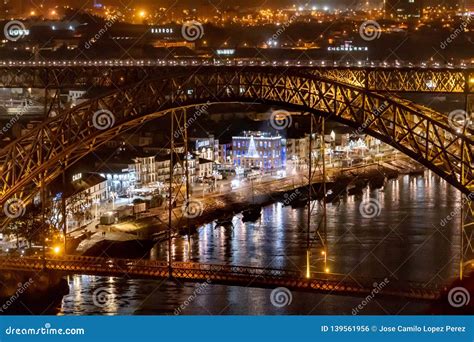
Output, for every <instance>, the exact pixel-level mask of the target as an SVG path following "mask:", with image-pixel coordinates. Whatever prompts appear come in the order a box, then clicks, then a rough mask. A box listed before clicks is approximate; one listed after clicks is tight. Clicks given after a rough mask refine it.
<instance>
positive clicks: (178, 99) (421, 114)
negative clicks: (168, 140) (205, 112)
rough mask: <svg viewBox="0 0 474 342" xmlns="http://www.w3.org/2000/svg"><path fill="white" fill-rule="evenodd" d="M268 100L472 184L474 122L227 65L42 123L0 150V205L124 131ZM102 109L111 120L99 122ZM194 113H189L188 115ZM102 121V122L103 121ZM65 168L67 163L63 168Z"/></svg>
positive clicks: (315, 80)
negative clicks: (460, 125)
mask: <svg viewBox="0 0 474 342" xmlns="http://www.w3.org/2000/svg"><path fill="white" fill-rule="evenodd" d="M223 102H238V103H264V104H271V105H277V106H281V107H283V108H287V109H290V110H296V111H300V112H303V113H311V114H313V115H318V116H324V117H326V118H328V119H330V120H334V121H338V122H340V123H343V124H346V125H349V126H352V127H354V128H355V129H360V131H361V132H365V133H367V134H369V135H371V136H374V137H375V138H378V139H380V140H382V141H384V142H386V143H387V144H390V145H392V146H393V147H395V148H397V149H398V150H400V151H401V152H402V153H405V154H407V155H408V156H410V157H412V158H413V159H415V160H417V161H418V162H420V163H422V164H423V165H425V166H426V167H428V168H429V169H431V170H433V171H434V172H435V173H436V174H438V175H439V176H441V177H442V178H444V179H445V180H447V181H448V182H449V183H451V184H452V185H453V186H455V187H456V188H457V189H459V190H460V191H462V192H463V193H465V194H470V192H471V191H472V190H474V181H473V178H472V161H473V158H472V157H473V139H472V133H473V132H472V128H471V127H468V126H466V127H464V129H463V130H462V131H459V130H458V129H456V128H455V127H453V126H452V124H451V123H450V120H449V118H448V117H447V116H446V115H442V114H440V113H437V112H435V111H433V110H430V109H428V108H425V107H419V106H416V105H414V104H413V103H411V102H408V101H406V100H403V99H400V98H397V97H393V96H388V95H382V94H380V93H377V92H373V91H369V90H367V89H365V88H364V87H356V86H352V85H348V84H344V83H340V82H338V81H335V80H333V79H329V78H326V77H322V76H318V75H310V74H308V73H306V72H298V71H297V70H294V69H292V70H291V72H286V73H281V72H278V69H275V68H273V69H268V68H262V69H259V68H250V69H239V68H223V69H220V71H219V72H216V73H209V70H207V69H205V68H204V69H202V70H196V71H195V72H194V73H192V74H189V72H180V73H172V74H169V75H164V76H160V77H157V78H153V79H152V78H149V79H145V80H143V81H141V82H138V83H136V84H134V85H131V86H128V87H123V88H120V89H115V90H112V91H109V92H107V93H106V94H105V95H102V96H100V97H97V98H95V99H92V100H90V101H88V102H86V103H84V104H82V105H80V106H78V107H76V108H74V109H72V110H70V111H66V112H63V113H61V114H60V115H58V116H56V117H52V118H49V119H47V120H46V121H45V122H43V123H42V124H41V125H40V126H38V127H36V128H35V129H33V130H32V131H30V132H29V133H28V134H27V135H25V136H23V137H21V138H20V139H18V140H16V141H13V142H12V143H10V144H9V145H8V146H6V147H4V148H3V149H1V150H0V165H1V166H0V194H1V199H0V204H1V205H4V203H5V202H6V201H7V200H9V199H10V198H19V199H21V200H23V201H29V200H30V199H31V198H32V196H34V195H35V194H36V193H37V191H38V188H39V187H40V186H44V185H47V184H48V183H50V182H51V181H52V180H53V179H54V178H56V177H57V176H58V175H59V174H61V172H62V171H63V167H64V168H67V167H69V166H70V165H72V164H74V163H75V162H77V161H78V160H79V159H81V158H82V157H84V156H85V155H87V154H88V153H90V152H92V151H94V150H95V149H97V148H98V147H100V146H101V145H102V144H103V143H105V142H106V141H108V140H110V139H112V138H113V137H115V136H117V135H119V134H120V133H121V132H123V131H125V130H127V129H130V128H133V127H135V126H137V125H140V124H143V123H145V122H147V121H149V120H152V119H154V118H158V117H162V116H164V115H167V114H169V113H175V112H179V111H188V113H189V111H190V109H192V108H194V107H196V106H200V105H203V104H206V103H223ZM97 113H100V114H102V115H106V116H107V119H110V121H108V122H107V121H105V122H100V123H98V122H97ZM188 115H192V114H188ZM101 124H103V126H100V125H101ZM61 166H62V167H61Z"/></svg>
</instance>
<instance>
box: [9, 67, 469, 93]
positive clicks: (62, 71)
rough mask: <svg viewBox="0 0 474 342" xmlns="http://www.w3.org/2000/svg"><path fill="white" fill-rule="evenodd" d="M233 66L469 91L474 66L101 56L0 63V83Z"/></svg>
mask: <svg viewBox="0 0 474 342" xmlns="http://www.w3.org/2000/svg"><path fill="white" fill-rule="evenodd" d="M230 69H236V70H259V69H265V70H267V71H272V72H279V70H284V72H285V73H287V74H292V73H294V72H298V73H308V74H311V75H315V76H320V77H324V78H328V79H332V80H334V81H338V82H342V83H346V84H349V85H353V86H356V87H363V88H365V89H366V90H369V91H374V92H396V93H438V94H440V93H451V94H473V93H474V69H472V68H467V67H437V68H433V67H419V66H418V67H416V66H411V67H407V66H405V67H395V66H391V65H387V66H385V67H379V66H367V65H358V64H355V65H331V64H329V63H325V62H324V61H306V62H301V61H287V62H281V61H261V60H255V61H254V60H250V61H244V62H242V61H238V60H232V59H226V60H225V61H220V60H218V61H212V60H211V61H209V60H200V61H197V62H196V61H192V62H191V61H189V60H188V59H183V60H180V59H172V60H142V61H139V60H105V61H47V62H35V61H23V62H22V61H9V62H6V61H3V62H1V61H0V87H2V88H21V87H24V88H42V89H50V90H54V89H67V88H69V89H71V88H74V89H78V88H79V89H80V88H83V89H89V88H92V87H95V88H116V87H123V86H124V85H127V84H132V83H137V82H139V81H141V80H143V79H149V78H151V77H157V75H161V76H166V75H172V74H173V73H176V72H187V73H188V74H193V73H196V72H201V71H203V70H206V72H209V73H218V72H221V71H226V72H227V71H229V70H230Z"/></svg>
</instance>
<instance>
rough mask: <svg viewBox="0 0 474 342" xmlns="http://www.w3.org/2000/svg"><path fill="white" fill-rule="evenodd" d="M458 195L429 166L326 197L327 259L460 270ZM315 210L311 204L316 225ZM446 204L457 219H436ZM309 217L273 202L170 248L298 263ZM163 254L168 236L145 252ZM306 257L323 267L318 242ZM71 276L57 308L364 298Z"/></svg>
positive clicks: (366, 310) (248, 307) (198, 310)
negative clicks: (366, 208)
mask: <svg viewBox="0 0 474 342" xmlns="http://www.w3.org/2000/svg"><path fill="white" fill-rule="evenodd" d="M369 200H372V202H373V203H379V205H378V207H376V212H375V217H368V216H370V214H372V212H370V213H369V212H366V215H365V216H366V217H364V216H363V215H362V214H361V212H360V205H361V203H369V202H368V201H369ZM374 200H375V201H377V202H374ZM459 204H460V193H459V192H458V191H457V190H456V189H454V188H453V187H452V186H450V185H449V184H447V183H446V182H445V181H443V180H441V179H440V178H439V177H437V176H436V175H434V174H433V173H431V172H430V171H426V172H425V176H424V177H422V176H418V177H412V176H400V177H399V178H398V179H396V180H391V181H388V183H387V185H386V186H385V188H384V189H383V191H382V190H374V191H369V189H365V191H364V194H363V195H362V196H347V197H346V198H344V199H343V200H341V201H340V203H338V204H328V207H327V215H328V222H327V232H328V260H327V267H328V268H329V270H330V272H335V273H344V274H351V275H352V276H355V277H362V276H364V277H371V278H380V279H383V278H385V277H387V278H389V279H397V280H401V281H416V282H422V283H426V284H434V283H443V282H446V281H448V280H449V279H450V278H452V277H454V276H456V272H457V270H458V260H459V249H460V247H459V245H460V235H459V220H460V217H459V214H458V211H459V210H458V209H459ZM377 209H378V211H377ZM320 213H321V211H320V209H318V206H316V209H315V210H314V211H313V216H312V222H313V223H312V225H313V227H312V230H313V231H314V229H315V227H316V225H317V221H318V220H319V218H320ZM451 213H456V214H455V215H454V218H453V219H452V220H450V221H448V223H446V224H441V222H443V219H445V218H446V217H447V216H449V215H450V214H451ZM377 214H378V215H377ZM306 220H307V209H292V208H291V207H289V206H287V207H284V206H282V204H281V203H275V204H273V205H269V206H267V207H265V208H264V210H263V214H262V218H261V220H260V221H259V222H256V223H245V224H244V223H242V221H241V219H240V216H235V217H234V221H233V222H234V228H233V229H227V230H226V229H223V228H214V227H213V225H212V224H208V225H205V226H203V227H201V228H200V229H199V230H198V233H196V234H195V235H194V236H192V238H191V239H190V241H189V240H188V239H187V237H182V238H177V239H175V240H174V241H173V247H172V253H173V256H174V259H175V260H178V261H188V260H191V261H197V262H203V263H217V264H219V263H225V264H233V265H243V266H259V267H270V268H288V269H300V270H304V268H305V262H306V252H305V249H306ZM166 256H167V243H162V244H161V245H157V246H155V247H154V248H153V250H152V251H151V258H153V259H160V260H166ZM311 265H312V270H313V271H323V270H324V262H323V259H322V255H321V250H320V249H316V248H313V252H312V257H311ZM68 281H69V286H70V290H71V292H70V294H69V295H67V296H65V297H64V298H63V302H62V304H61V308H60V312H59V314H61V315H70V314H81V315H82V314H111V315H114V314H120V315H132V314H134V315H141V314H153V315H174V314H183V315H219V314H221V315H232V314H236V315H263V314H269V315H273V314H300V315H308V314H313V315H321V314H324V315H325V314H347V315H350V314H351V313H353V309H354V308H355V307H357V306H358V305H359V304H361V302H362V300H363V298H360V297H348V296H335V295H325V294H314V293H304V292H296V291H293V292H292V293H291V294H290V296H291V303H288V305H285V306H283V307H279V306H275V305H272V302H271V292H272V289H259V288H251V287H238V286H224V285H215V284H212V283H209V284H207V283H204V284H194V283H181V282H172V281H168V280H139V279H125V278H113V277H97V276H83V275H81V276H79V275H78V276H70V277H69V278H68ZM427 309H428V304H425V303H420V302H409V301H406V300H400V299H385V298H377V297H375V298H374V299H373V300H370V301H369V302H368V303H364V305H363V309H361V310H358V314H422V313H425V312H426V310H427Z"/></svg>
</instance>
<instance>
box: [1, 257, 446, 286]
mask: <svg viewBox="0 0 474 342" xmlns="http://www.w3.org/2000/svg"><path fill="white" fill-rule="evenodd" d="M44 266H46V269H51V270H57V271H69V272H74V271H78V272H87V271H91V272H94V273H99V274H101V273H106V274H114V275H117V276H121V275H127V274H130V275H133V274H142V275H160V276H163V275H166V274H167V273H168V263H167V262H163V261H155V260H143V259H142V260H137V259H115V258H103V257H86V256H67V257H63V258H47V259H45V260H44V259H42V258H41V257H39V258H38V257H22V258H16V257H0V268H4V269H19V270H23V269H24V270H41V269H43V267H44ZM171 266H172V270H173V274H177V275H181V276H188V277H189V278H191V279H193V278H201V279H202V278H206V277H208V278H209V279H214V278H215V277H219V278H222V277H223V278H226V277H227V278H229V279H246V280H252V279H255V280H258V279H261V280H267V281H271V280H282V281H296V282H302V281H303V282H304V281H307V282H310V283H325V282H326V283H330V284H337V285H350V286H356V287H358V288H365V289H369V290H370V289H375V288H377V287H378V286H380V285H381V284H382V282H383V281H385V280H381V279H375V278H368V277H356V278H355V277H352V276H351V275H347V274H337V273H322V272H313V273H312V274H311V277H310V278H306V277H305V275H304V272H302V271H298V270H284V269H274V268H265V267H254V266H235V265H225V264H202V263H195V262H173V263H172V264H171ZM385 282H386V283H385V284H383V287H384V290H389V291H401V290H405V291H410V292H423V291H431V292H432V291H441V290H443V289H444V287H443V286H441V285H437V284H429V285H428V284H426V283H419V282H418V283H417V282H407V281H397V280H394V279H393V278H392V279H389V280H387V281H385Z"/></svg>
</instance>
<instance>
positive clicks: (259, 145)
mask: <svg viewBox="0 0 474 342" xmlns="http://www.w3.org/2000/svg"><path fill="white" fill-rule="evenodd" d="M232 151H233V153H232V159H233V164H234V166H236V167H237V166H239V167H242V168H247V169H250V168H259V169H264V170H272V169H273V170H275V169H280V168H282V167H283V166H284V161H285V153H284V147H283V145H282V138H281V136H279V135H277V136H272V135H271V134H270V133H266V132H244V133H243V136H237V137H232Z"/></svg>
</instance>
